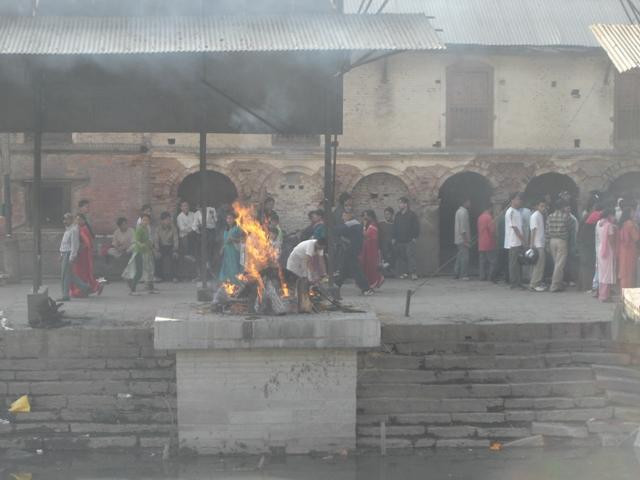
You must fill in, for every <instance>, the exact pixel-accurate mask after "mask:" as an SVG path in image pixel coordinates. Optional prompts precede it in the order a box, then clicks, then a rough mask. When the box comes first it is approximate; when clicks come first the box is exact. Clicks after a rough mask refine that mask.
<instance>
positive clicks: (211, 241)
mask: <svg viewBox="0 0 640 480" xmlns="http://www.w3.org/2000/svg"><path fill="white" fill-rule="evenodd" d="M217 223H218V213H217V212H216V209H215V208H213V207H207V225H206V228H205V230H206V232H205V233H206V235H207V258H205V259H202V261H204V262H206V264H207V268H208V269H209V270H211V267H212V265H213V257H214V254H215V243H216V224H217ZM193 231H194V232H195V235H196V239H195V242H194V243H195V247H194V251H195V252H196V258H197V257H198V254H199V253H200V241H201V240H200V239H201V238H202V237H201V235H202V233H203V232H202V209H201V206H200V205H198V209H197V210H196V211H195V213H194V214H193Z"/></svg>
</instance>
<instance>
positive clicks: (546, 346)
mask: <svg viewBox="0 0 640 480" xmlns="http://www.w3.org/2000/svg"><path fill="white" fill-rule="evenodd" d="M383 343H384V344H385V345H387V346H388V347H389V348H392V349H393V350H394V351H395V352H396V353H398V354H400V355H416V356H419V355H438V354H466V355H534V354H541V353H561V352H566V353H572V352H597V353H606V352H607V347H606V346H605V345H604V344H603V342H602V340H600V339H595V338H594V339H571V340H533V341H532V340H530V339H529V340H527V341H522V342H472V341H470V342H465V341H459V342H455V341H453V342H452V341H437V340H435V339H425V340H418V339H412V340H409V341H407V342H403V343H390V342H386V341H384V340H383Z"/></svg>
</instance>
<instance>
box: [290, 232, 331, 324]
mask: <svg viewBox="0 0 640 480" xmlns="http://www.w3.org/2000/svg"><path fill="white" fill-rule="evenodd" d="M326 248H327V239H326V237H325V238H318V239H316V238H312V239H310V240H305V241H303V242H300V243H299V244H298V245H297V246H296V247H295V248H294V249H293V251H292V252H291V254H290V255H289V258H288V259H287V270H288V271H289V272H291V273H292V274H293V275H295V278H296V292H297V294H298V311H299V312H301V313H302V312H309V311H310V308H311V305H310V302H308V295H309V283H318V282H319V281H320V280H322V279H323V278H324V277H325V276H326V275H327V273H326V270H325V264H324V258H323V256H324V250H325V249H326Z"/></svg>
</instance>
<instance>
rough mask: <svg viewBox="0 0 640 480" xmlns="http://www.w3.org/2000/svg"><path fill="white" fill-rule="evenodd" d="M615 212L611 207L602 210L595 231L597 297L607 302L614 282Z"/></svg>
mask: <svg viewBox="0 0 640 480" xmlns="http://www.w3.org/2000/svg"><path fill="white" fill-rule="evenodd" d="M615 221H616V213H615V211H614V210H613V209H606V210H605V211H604V212H602V218H601V219H600V220H598V223H597V225H596V232H597V235H598V237H599V239H600V246H599V248H598V281H599V285H598V299H599V300H600V301H601V302H608V301H610V299H611V286H612V285H615V283H616V248H615V247H616V233H617V228H616V224H615Z"/></svg>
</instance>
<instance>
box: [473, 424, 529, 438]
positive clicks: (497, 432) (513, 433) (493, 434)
mask: <svg viewBox="0 0 640 480" xmlns="http://www.w3.org/2000/svg"><path fill="white" fill-rule="evenodd" d="M529 435H531V431H530V430H529V429H528V428H516V427H502V428H478V437H481V438H494V439H495V438H523V437H528V436H529Z"/></svg>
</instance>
